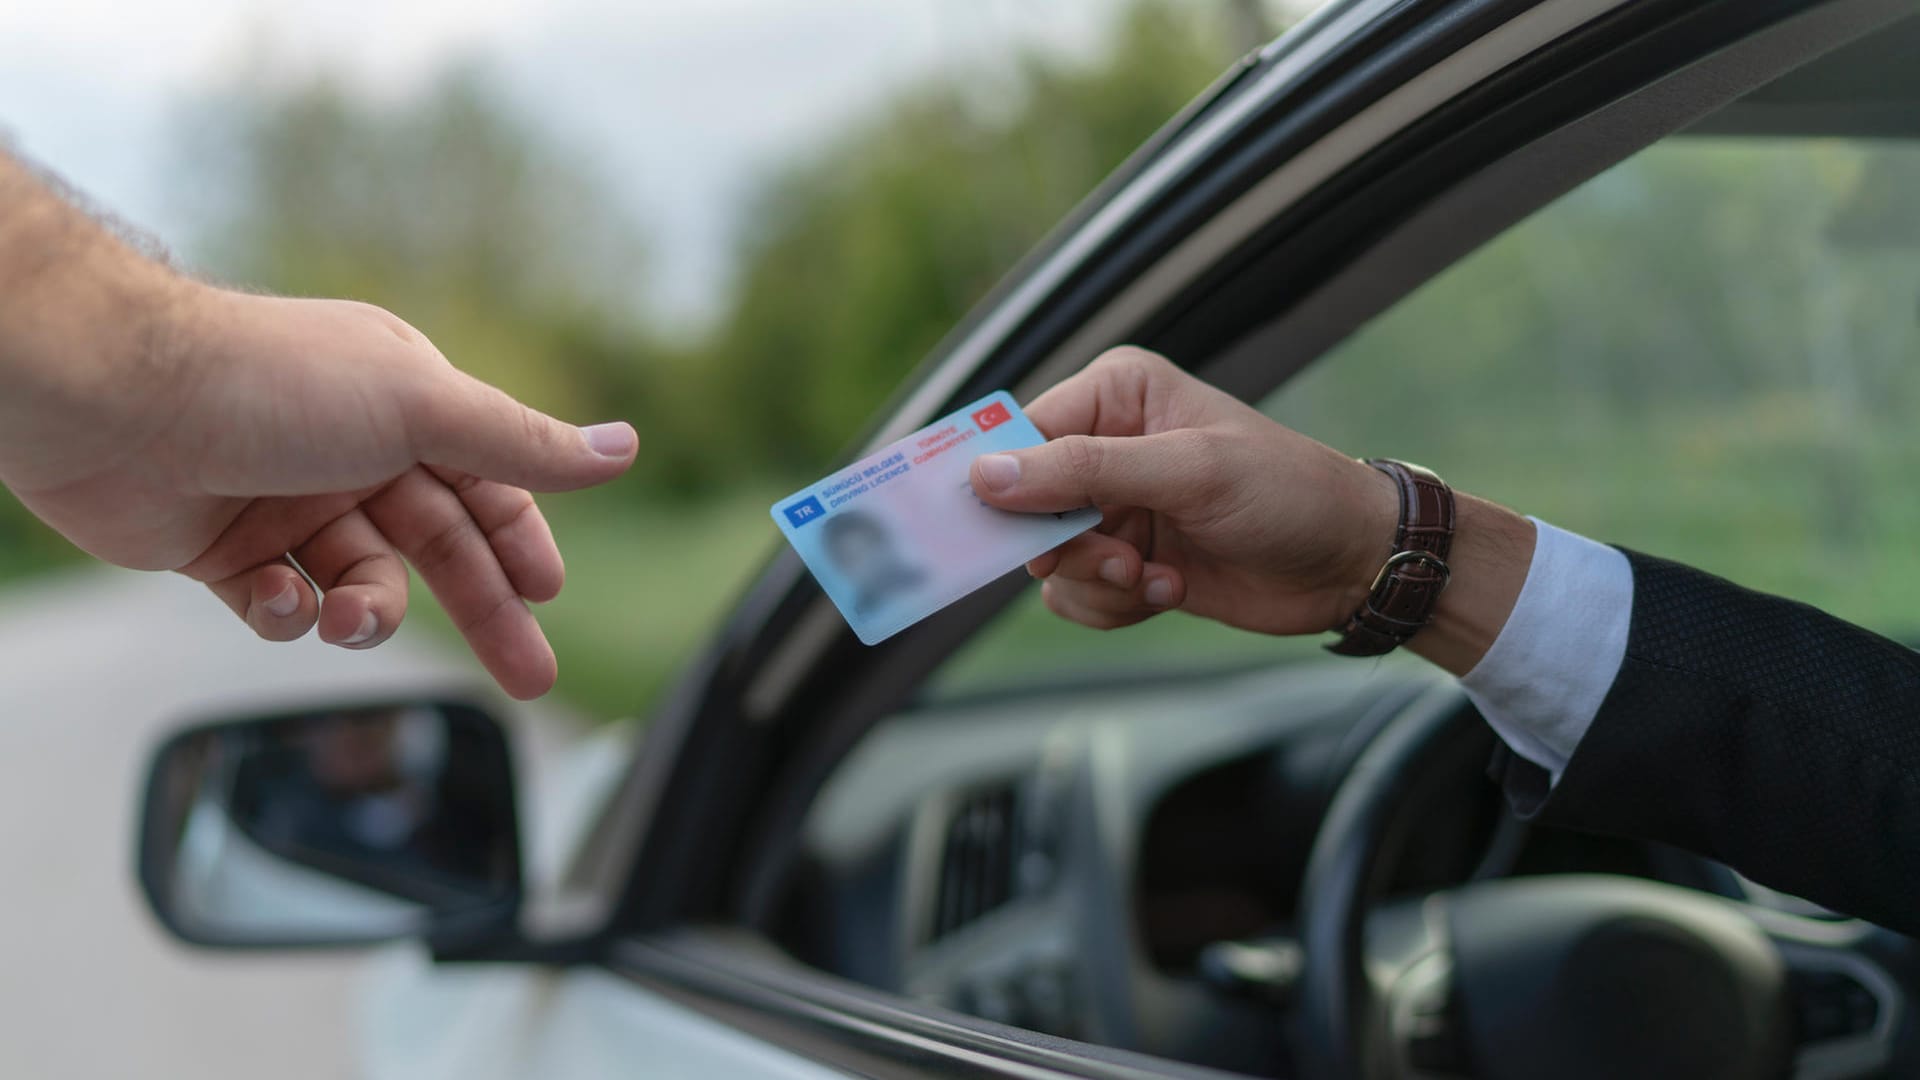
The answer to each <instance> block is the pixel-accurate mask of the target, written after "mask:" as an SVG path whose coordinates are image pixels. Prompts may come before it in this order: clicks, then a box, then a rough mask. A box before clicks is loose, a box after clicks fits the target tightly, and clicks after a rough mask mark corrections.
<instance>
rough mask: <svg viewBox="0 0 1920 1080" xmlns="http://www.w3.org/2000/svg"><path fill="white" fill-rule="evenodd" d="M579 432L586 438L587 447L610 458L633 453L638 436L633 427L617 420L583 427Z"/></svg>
mask: <svg viewBox="0 0 1920 1080" xmlns="http://www.w3.org/2000/svg"><path fill="white" fill-rule="evenodd" d="M580 434H581V436H582V437H583V438H585V439H586V440H587V449H589V450H592V451H593V452H594V453H596V454H599V455H600V456H601V457H610V458H623V457H626V456H627V455H628V454H631V453H633V448H634V444H635V443H636V442H638V441H639V438H640V436H639V435H637V434H635V433H634V430H633V428H631V427H629V426H628V425H626V424H624V423H621V422H620V421H618V420H615V421H614V422H613V423H610V424H595V425H593V426H592V427H583V428H581V429H580Z"/></svg>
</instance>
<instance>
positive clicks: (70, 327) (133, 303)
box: [0, 154, 188, 487]
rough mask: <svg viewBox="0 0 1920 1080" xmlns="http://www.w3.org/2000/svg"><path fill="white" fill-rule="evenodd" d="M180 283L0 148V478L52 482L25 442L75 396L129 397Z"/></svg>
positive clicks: (96, 399) (102, 405) (103, 410)
mask: <svg viewBox="0 0 1920 1080" xmlns="http://www.w3.org/2000/svg"><path fill="white" fill-rule="evenodd" d="M187 287H188V286H187V282H186V281H185V280H184V279H182V278H180V277H179V276H177V275H175V274H173V273H172V272H171V271H170V270H168V269H167V268H166V267H165V266H163V265H161V264H160V263H158V262H156V261H154V260H153V259H150V258H148V257H146V256H144V255H141V254H140V253H138V252H136V251H134V250H133V248H131V247H130V246H128V245H127V244H126V243H124V242H123V241H121V240H120V239H119V238H118V237H116V236H114V235H113V233H112V232H111V231H109V230H108V229H107V228H105V227H104V226H102V225H101V224H100V223H99V222H97V221H95V220H94V219H93V218H92V217H90V216H89V215H88V214H87V213H85V212H84V211H82V210H81V209H79V208H78V207H76V206H74V205H72V204H71V203H69V202H68V201H67V200H66V199H64V198H62V197H61V196H60V195H59V194H58V193H57V192H56V191H55V190H54V189H53V187H52V185H50V184H49V183H47V182H46V181H45V180H43V179H42V178H41V177H40V176H38V175H36V174H35V172H34V171H33V170H32V169H30V168H29V167H27V166H26V165H24V164H22V163H21V162H19V161H17V160H15V159H12V158H10V157H7V156H6V155H5V154H0V480H5V481H6V482H7V483H8V484H9V485H14V486H20V485H24V486H28V487H32V486H39V485H42V484H46V483H51V482H57V481H58V480H59V479H60V476H59V462H58V461H55V460H52V459H51V458H49V457H47V456H46V455H42V454H36V452H35V448H36V447H37V446H39V445H41V443H42V441H43V440H44V438H45V437H46V436H47V434H48V432H47V431H46V428H47V427H48V426H49V425H51V424H54V423H59V422H62V419H61V418H62V417H63V416H65V415H66V414H68V413H69V412H70V411H71V410H72V408H73V407H74V406H75V405H76V404H79V403H86V404H87V405H88V407H89V408H90V409H92V410H93V411H94V413H95V414H96V415H102V414H104V415H113V409H112V404H113V403H114V402H115V401H125V402H126V403H127V407H128V409H129V410H131V409H133V408H134V407H135V406H136V404H137V402H138V400H139V398H140V396H141V395H139V394H136V393H133V392H132V391H131V388H133V387H139V386H146V387H152V386H153V385H154V383H155V381H156V380H155V379H154V378H153V376H154V375H155V374H156V373H155V372H153V371H151V370H150V369H151V367H153V366H154V365H156V364H162V363H164V362H165V358H166V356H167V350H166V348H165V346H164V342H163V341H162V340H160V338H161V337H162V335H163V333H164V330H163V328H164V327H166V326H167V325H169V324H170V320H169V319H168V318H166V315H167V313H168V311H169V309H170V307H171V306H172V305H174V304H175V303H176V302H178V301H179V299H180V298H181V297H182V296H183V295H184V294H185V292H186V290H187ZM125 434H126V433H125V432H118V433H116V432H111V431H101V432H99V433H98V436H97V437H99V438H102V439H106V438H113V437H119V436H124V435H125Z"/></svg>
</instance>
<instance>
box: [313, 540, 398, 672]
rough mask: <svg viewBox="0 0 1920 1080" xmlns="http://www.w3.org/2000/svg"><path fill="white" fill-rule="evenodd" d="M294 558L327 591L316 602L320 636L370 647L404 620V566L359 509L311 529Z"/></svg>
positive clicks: (335, 642) (354, 646) (346, 644)
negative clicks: (312, 532)
mask: <svg viewBox="0 0 1920 1080" xmlns="http://www.w3.org/2000/svg"><path fill="white" fill-rule="evenodd" d="M293 557H294V558H295V559H298V560H299V562H300V566H301V568H302V569H304V570H306V572H307V573H308V574H310V575H311V576H312V577H313V580H314V582H315V583H316V584H318V585H319V586H320V588H321V589H322V590H324V591H325V594H326V595H325V596H324V597H323V599H322V600H321V603H320V619H319V627H320V640H322V641H325V642H327V643H328V644H331V645H339V646H342V647H344V648H348V649H371V648H373V647H374V646H375V645H378V644H380V643H381V642H383V641H385V640H387V638H389V637H391V636H393V632H394V631H395V630H397V629H399V627H400V620H402V619H404V618H406V614H407V567H406V564H405V563H403V562H401V561H400V553H399V552H398V551H395V550H394V547H393V545H392V544H389V543H388V542H387V538H386V537H384V536H382V535H380V530H379V529H377V528H375V527H374V525H373V522H372V521H370V520H368V518H367V515H366V514H364V513H362V512H361V511H360V510H358V509H354V510H352V511H349V512H348V513H346V514H343V515H341V516H340V517H339V518H337V519H335V520H334V521H333V522H331V523H330V524H328V525H327V526H326V527H325V528H323V529H321V530H320V531H319V532H317V533H315V534H314V536H313V538H312V539H311V540H308V541H307V542H306V543H304V544H302V545H300V546H299V547H298V548H295V549H294V552H293Z"/></svg>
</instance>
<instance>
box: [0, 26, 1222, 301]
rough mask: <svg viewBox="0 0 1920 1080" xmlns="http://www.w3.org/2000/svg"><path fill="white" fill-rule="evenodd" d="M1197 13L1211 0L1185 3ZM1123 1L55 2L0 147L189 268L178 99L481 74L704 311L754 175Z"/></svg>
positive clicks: (394, 88) (1051, 39)
mask: <svg viewBox="0 0 1920 1080" xmlns="http://www.w3.org/2000/svg"><path fill="white" fill-rule="evenodd" d="M1193 2H1195V3H1204V2H1207V0H1193ZM1117 6H1118V2H1117V0H325V2H315V0H251V2H249V0H145V2H142V3H138V4H128V3H125V2H124V0H57V2H54V3H25V2H20V3H0V137H4V138H5V139H6V140H7V141H8V142H10V143H11V145H12V147H13V149H14V150H15V152H18V153H24V154H25V155H26V156H28V157H29V158H32V159H33V160H35V161H36V162H38V163H39V164H40V165H42V166H44V167H46V168H49V169H51V170H53V171H54V172H56V173H58V174H60V175H61V176H62V177H64V178H65V179H66V180H67V181H68V182H69V183H70V184H71V185H73V186H74V187H76V188H78V189H80V190H81V191H84V192H86V193H87V194H88V195H89V196H91V197H92V198H93V200H95V202H97V203H98V204H99V205H100V206H101V207H102V208H104V209H106V210H108V211H110V212H112V213H114V214H115V215H116V216H118V217H120V218H122V219H124V220H126V221H128V222H130V223H132V224H134V225H136V226H138V227H140V228H141V229H143V230H145V231H146V232H148V233H150V234H152V235H153V236H154V237H156V238H157V239H158V240H160V241H161V242H162V243H163V244H165V245H166V246H167V247H168V248H169V249H171V250H173V251H174V252H175V253H176V254H178V255H180V256H182V257H183V258H184V259H185V260H186V261H187V262H188V263H189V264H191V262H192V260H193V254H194V253H193V250H192V237H191V236H189V235H187V221H188V216H187V214H186V212H185V207H184V205H181V202H180V199H179V197H178V193H179V192H180V191H181V190H182V189H183V185H190V184H191V175H190V174H191V169H192V163H191V162H188V161H182V160H181V159H180V156H179V154H178V152H177V151H176V150H175V149H174V147H175V146H176V145H177V142H178V135H179V133H180V125H181V123H182V119H181V118H182V115H183V113H184V112H185V106H186V105H187V103H190V102H191V101H193V100H195V99H196V98H197V97H198V98H204V97H205V96H206V95H208V94H209V93H210V92H212V91H214V90H215V89H216V88H218V87H219V86H221V85H222V84H223V83H228V82H231V80H232V79H233V78H234V77H235V73H236V72H238V71H240V70H242V69H243V68H258V67H259V66H260V65H261V64H262V63H263V62H264V63H265V64H266V65H267V66H269V67H270V68H271V70H273V71H275V72H278V73H282V74H284V75H285V76H286V77H288V78H298V77H299V76H301V75H302V74H305V73H311V72H314V71H320V70H325V71H329V72H332V73H336V74H344V75H345V76H346V78H347V79H348V81H349V82H350V84H351V85H352V86H354V87H355V89H356V90H358V91H359V92H361V93H363V94H366V95H369V96H372V97H374V98H375V99H379V98H380V97H382V96H388V97H396V98H397V97H401V96H404V95H406V94H408V93H409V92H410V91H412V90H414V89H416V88H417V87H419V86H420V85H421V84H422V83H424V82H426V81H428V80H430V79H431V78H432V77H433V76H434V75H435V74H436V73H437V72H439V71H441V70H443V69H444V68H445V67H447V66H448V65H451V64H455V63H460V62H465V61H470V60H474V59H479V60H481V61H483V62H485V63H488V64H489V65H491V66H492V68H493V69H495V70H498V71H500V72H501V73H503V75H504V77H505V78H506V80H507V83H508V86H507V90H508V93H509V94H510V95H511V96H512V97H513V98H514V99H515V100H516V101H518V102H520V103H521V104H522V105H523V106H524V107H526V108H527V110H528V111H529V112H531V113H532V114H533V115H534V116H536V117H538V118H539V119H540V122H541V123H543V124H545V125H547V126H549V127H550V129H551V131H552V133H553V134H554V135H555V136H556V137H558V138H559V139H560V140H561V141H562V142H563V143H565V144H567V145H568V146H570V147H573V148H575V149H577V150H579V151H581V152H582V153H584V155H585V156H587V157H588V158H589V159H590V160H592V161H593V162H595V164H596V166H597V167H598V168H600V169H601V170H602V172H603V174H604V176H605V177H606V179H607V180H608V181H609V187H610V188H611V189H612V190H613V191H615V192H617V193H618V194H619V195H620V196H621V197H622V198H624V199H625V200H627V203H628V208H629V209H630V210H631V216H632V217H633V219H634V220H635V221H637V222H638V223H639V224H640V226H641V228H642V229H643V231H644V234H645V235H646V236H647V238H648V240H649V241H650V252H651V258H652V262H653V272H652V273H651V274H650V277H649V281H648V287H649V290H650V293H651V303H652V305H653V307H654V308H655V311H654V312H653V314H654V315H655V316H656V317H659V318H662V319H664V320H665V321H666V322H668V323H669V324H670V325H671V324H674V323H679V324H683V325H697V324H699V323H700V322H702V321H704V320H705V319H706V318H708V317H710V316H711V314H712V313H713V311H714V309H715V307H716V306H717V305H718V303H719V302H720V300H721V298H722V296H723V293H724V285H725V278H726V272H727V268H728V252H729V251H730V250H732V240H733V238H734V234H735V232H736V230H738V229H740V228H745V227H747V226H748V225H749V224H750V223H748V222H746V221H744V220H743V219H742V218H741V217H740V215H738V214H737V212H736V211H737V210H738V209H739V208H740V206H741V205H742V203H743V201H744V199H745V197H746V196H747V194H748V192H749V190H750V184H751V181H752V179H753V178H754V177H755V176H756V175H759V174H760V173H761V172H763V171H764V168H765V166H766V165H768V164H769V163H771V162H774V161H778V160H780V159H781V158H783V157H785V156H788V155H791V154H793V153H794V152H796V151H803V150H804V149H805V147H806V146H807V144H808V143H809V142H810V141H811V140H815V139H818V138H820V137H821V136H822V135H823V134H825V133H827V132H829V131H831V130H832V129H834V128H835V126H836V125H839V124H842V123H845V122H846V120H847V119H848V118H849V117H850V116H852V115H856V114H858V113H859V112H860V111H861V110H862V109H864V108H867V107H870V106H871V105H872V104H873V103H875V102H877V101H878V100H880V99H881V98H883V97H884V96H885V94H886V92H887V91H888V90H889V89H890V88H892V87H894V86H897V85H899V84H900V83H901V82H903V81H905V80H909V79H911V78H913V77H915V76H916V75H918V74H922V73H925V72H926V71H928V70H929V69H933V68H941V67H952V66H959V67H963V68H964V69H965V70H968V71H970V72H978V73H979V74H980V76H981V77H983V78H991V77H993V73H994V71H995V70H996V65H997V64H1001V63H1004V59H1005V58H1006V57H1007V56H1008V55H1009V53H1010V49H1011V47H1012V46H1013V45H1016V44H1020V43H1034V44H1042V45H1045V46H1048V47H1051V48H1055V49H1059V50H1064V51H1067V52H1070V53H1071V52H1087V51H1090V50H1092V49H1094V48H1096V47H1097V45H1098V42H1099V40H1100V34H1101V29H1102V27H1103V26H1104V25H1105V24H1106V22H1107V21H1108V20H1109V19H1110V18H1111V15H1112V13H1113V12H1114V10H1115V8H1116V7H1117Z"/></svg>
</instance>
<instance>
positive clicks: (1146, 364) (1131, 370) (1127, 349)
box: [1094, 345, 1173, 377]
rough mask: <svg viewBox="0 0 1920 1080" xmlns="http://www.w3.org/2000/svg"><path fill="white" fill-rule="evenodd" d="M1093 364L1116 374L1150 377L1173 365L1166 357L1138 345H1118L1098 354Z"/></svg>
mask: <svg viewBox="0 0 1920 1080" xmlns="http://www.w3.org/2000/svg"><path fill="white" fill-rule="evenodd" d="M1094 363H1095V364H1098V365H1101V366H1103V367H1106V368H1109V369H1111V370H1113V371H1114V372H1115V373H1117V374H1126V375H1136V376H1142V377H1151V376H1154V375H1157V374H1160V373H1161V372H1164V371H1166V370H1168V369H1170V368H1172V367H1173V365H1172V363H1170V362H1169V361H1168V360H1167V358H1166V357H1164V356H1161V355H1160V354H1159V353H1157V352H1154V351H1153V350H1151V349H1143V348H1141V347H1140V346H1138V345H1119V346H1115V347H1114V348H1111V349H1108V350H1107V351H1106V352H1103V353H1101V354H1100V356H1099V358H1098V359H1096V360H1095V361H1094Z"/></svg>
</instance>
